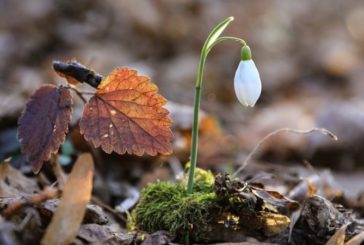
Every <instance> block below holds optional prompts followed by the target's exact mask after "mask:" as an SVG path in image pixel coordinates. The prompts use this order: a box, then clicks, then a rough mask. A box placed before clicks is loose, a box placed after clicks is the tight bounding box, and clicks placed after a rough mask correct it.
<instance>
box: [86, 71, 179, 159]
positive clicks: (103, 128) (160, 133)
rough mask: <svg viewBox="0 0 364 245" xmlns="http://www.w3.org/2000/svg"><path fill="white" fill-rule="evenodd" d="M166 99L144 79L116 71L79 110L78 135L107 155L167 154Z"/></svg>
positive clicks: (148, 80) (168, 134) (168, 129)
mask: <svg viewBox="0 0 364 245" xmlns="http://www.w3.org/2000/svg"><path fill="white" fill-rule="evenodd" d="M165 103H166V99H165V98H164V97H162V96H161V95H159V94H158V87H157V86H156V85H155V84H153V83H152V82H150V79H149V78H148V77H142V76H137V72H136V71H134V70H129V69H128V68H117V69H115V70H114V71H113V72H112V73H111V74H110V75H109V76H107V77H106V78H105V79H104V80H103V81H102V82H101V84H100V85H99V87H98V89H97V91H96V94H95V95H94V96H93V97H91V99H90V100H89V102H88V103H87V104H86V106H85V109H84V111H83V116H82V118H81V121H80V128H81V133H82V134H83V135H84V137H85V139H86V140H88V141H91V142H92V144H93V145H94V146H95V147H99V146H101V148H102V149H103V150H104V151H105V152H107V153H111V152H112V151H115V152H117V153H119V154H124V153H125V152H127V153H129V154H135V155H139V156H140V155H143V154H144V153H147V154H149V155H153V156H154V155H156V154H157V153H161V154H164V155H165V154H170V153H171V152H172V147H171V143H170V141H171V140H172V138H173V135H172V132H171V130H170V127H171V124H172V120H171V119H170V117H169V116H168V114H169V112H168V111H167V110H166V109H164V108H162V106H163V105H164V104H165Z"/></svg>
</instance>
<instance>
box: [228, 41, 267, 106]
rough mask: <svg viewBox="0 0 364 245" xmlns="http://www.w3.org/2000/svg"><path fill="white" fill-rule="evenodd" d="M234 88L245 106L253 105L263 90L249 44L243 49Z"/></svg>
mask: <svg viewBox="0 0 364 245" xmlns="http://www.w3.org/2000/svg"><path fill="white" fill-rule="evenodd" d="M234 88H235V94H236V97H238V100H239V101H240V103H241V104H243V105H244V106H251V107H253V106H254V105H255V103H256V102H257V100H258V99H259V96H260V93H261V91H262V83H261V81H260V76H259V72H258V69H257V67H256V66H255V63H254V61H253V60H252V54H251V51H250V48H249V46H247V45H244V47H243V48H242V49H241V61H240V64H239V67H238V69H237V70H236V73H235V78H234Z"/></svg>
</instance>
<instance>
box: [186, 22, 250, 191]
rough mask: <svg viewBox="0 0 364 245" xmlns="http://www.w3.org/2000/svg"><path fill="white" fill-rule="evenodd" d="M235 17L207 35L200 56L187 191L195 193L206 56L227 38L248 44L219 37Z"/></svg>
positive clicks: (244, 43) (240, 40) (241, 40)
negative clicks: (194, 185)
mask: <svg viewBox="0 0 364 245" xmlns="http://www.w3.org/2000/svg"><path fill="white" fill-rule="evenodd" d="M233 20H234V18H233V17H229V18H227V19H225V20H223V21H222V22H220V23H219V24H218V25H217V26H216V27H215V28H214V29H213V30H212V31H211V33H210V35H209V36H208V37H207V39H206V41H205V43H204V45H203V47H202V50H201V56H200V62H199V65H198V71H197V78H196V85H195V100H194V109H193V115H194V117H193V124H192V143H191V156H190V161H191V166H190V170H189V176H188V183H187V193H188V194H192V193H193V184H194V177H195V169H196V164H197V154H198V128H199V112H200V105H201V91H202V80H203V73H204V68H205V63H206V58H207V55H208V54H209V52H210V51H211V49H212V48H213V47H215V46H216V45H217V44H218V43H221V42H222V41H226V40H233V41H238V42H240V43H241V44H242V45H243V46H244V45H246V42H245V41H244V40H243V39H240V38H236V37H219V36H220V35H221V33H222V32H223V31H224V29H225V28H226V27H227V26H228V25H229V23H230V22H231V21H233Z"/></svg>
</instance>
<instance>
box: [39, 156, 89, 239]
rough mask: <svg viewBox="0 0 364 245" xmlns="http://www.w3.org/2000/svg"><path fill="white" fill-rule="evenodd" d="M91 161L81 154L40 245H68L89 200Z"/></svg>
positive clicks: (77, 229)
mask: <svg viewBox="0 0 364 245" xmlns="http://www.w3.org/2000/svg"><path fill="white" fill-rule="evenodd" d="M93 171H94V166H93V160H92V157H91V155H90V154H82V155H80V157H79V159H78V160H77V162H76V164H75V166H74V167H73V169H72V172H71V174H70V176H69V178H68V180H67V183H66V185H65V188H64V191H63V195H62V198H61V203H60V205H59V207H58V209H57V210H56V212H55V213H54V216H53V218H52V221H51V223H50V224H49V226H48V228H47V231H46V233H45V235H44V237H43V239H42V244H47V245H52V244H70V243H71V242H72V241H73V240H74V239H75V237H76V235H77V233H78V231H79V228H80V225H81V223H82V220H83V217H84V214H85V211H86V205H87V203H88V202H89V201H90V199H91V190H92V177H93Z"/></svg>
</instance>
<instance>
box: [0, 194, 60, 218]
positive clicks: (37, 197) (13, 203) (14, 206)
mask: <svg viewBox="0 0 364 245" xmlns="http://www.w3.org/2000/svg"><path fill="white" fill-rule="evenodd" d="M58 195H59V190H58V189H54V188H46V189H44V190H43V191H42V192H41V193H38V194H34V195H30V196H24V197H21V198H15V199H14V198H12V200H11V199H9V203H8V207H7V208H5V209H4V211H3V212H2V214H3V215H4V216H10V215H11V214H13V213H14V212H16V211H18V210H19V209H21V208H23V207H25V206H26V205H30V204H39V203H42V202H44V201H45V200H48V199H52V198H56V197H58Z"/></svg>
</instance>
